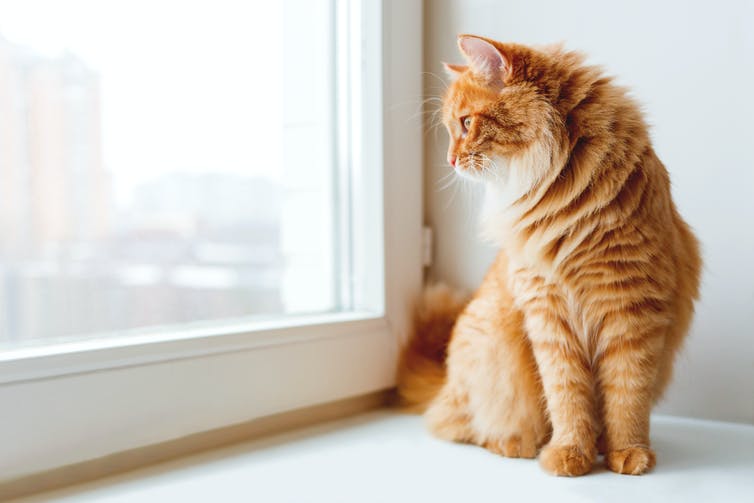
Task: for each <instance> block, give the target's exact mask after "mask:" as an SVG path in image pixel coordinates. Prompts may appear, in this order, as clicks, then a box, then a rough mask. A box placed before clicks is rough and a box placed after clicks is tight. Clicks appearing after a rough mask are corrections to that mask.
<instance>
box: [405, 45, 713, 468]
mask: <svg viewBox="0 0 754 503" xmlns="http://www.w3.org/2000/svg"><path fill="white" fill-rule="evenodd" d="M458 45H459V47H460V50H461V53H462V54H463V56H464V57H465V59H466V65H464V66H460V65H450V64H447V65H446V68H447V70H448V72H449V73H450V74H452V75H453V77H454V80H453V82H452V84H451V85H450V87H449V89H448V90H447V94H446V95H445V98H444V102H443V122H444V123H445V125H446V127H447V129H448V132H449V134H450V147H449V149H448V162H449V163H450V164H451V165H452V166H453V168H454V169H455V171H456V173H457V174H458V175H459V176H462V177H466V178H469V179H473V180H477V181H479V182H480V183H483V184H484V185H485V188H486V194H485V203H484V209H483V212H484V214H483V219H482V224H483V233H484V236H485V237H486V238H487V239H489V240H492V241H493V242H494V243H496V244H497V245H498V246H500V253H499V255H498V257H497V259H496V260H495V262H494V264H493V265H492V268H491V269H490V271H489V272H488V273H487V276H486V277H485V279H484V282H483V283H482V286H481V287H480V288H479V290H478V291H477V292H476V294H475V295H474V297H473V298H472V299H471V300H470V301H469V302H468V303H466V302H464V300H463V299H459V298H457V297H455V296H454V294H453V293H452V292H450V291H449V290H447V289H445V288H442V287H437V288H434V289H430V290H429V291H428V292H427V294H426V295H425V298H424V305H423V306H421V309H420V310H419V312H418V314H417V322H416V331H415V334H414V336H413V339H412V341H411V343H410V344H409V346H408V348H407V349H406V351H405V352H404V355H403V359H402V362H401V365H400V369H399V391H400V393H401V395H402V396H403V397H404V399H405V400H406V401H407V402H412V403H416V404H418V405H421V406H426V418H427V421H428V424H429V427H430V429H431V430H432V432H434V433H435V434H436V435H438V436H439V437H441V438H445V439H448V440H453V441H458V442H470V443H474V444H478V445H481V446H483V447H485V448H487V449H489V450H490V451H492V452H495V453H498V454H501V455H503V456H509V457H528V458H533V457H535V456H536V455H537V452H538V451H539V449H540V448H541V451H539V460H540V463H541V465H542V467H543V468H544V469H545V470H547V471H548V472H550V473H553V474H556V475H571V476H574V475H583V474H585V473H587V472H589V471H590V469H591V467H592V464H593V462H594V461H595V458H596V456H597V453H598V451H599V452H601V453H604V455H605V463H606V464H607V467H608V468H609V469H610V470H613V471H615V472H618V473H625V474H633V475H639V474H642V473H645V472H646V471H648V470H650V469H651V468H652V467H653V466H654V464H655V454H654V452H653V451H652V449H651V448H650V445H649V413H650V409H651V408H652V405H653V403H654V402H655V401H656V400H657V399H658V398H659V397H660V395H661V394H662V392H663V390H664V389H665V388H666V387H667V385H668V382H669V380H670V378H671V374H672V366H673V359H674V356H675V354H676V352H677V351H678V349H679V347H680V346H681V343H682V341H683V339H684V336H685V335H686V332H687V330H688V328H689V323H690V321H691V317H692V314H693V302H694V299H696V298H697V296H698V289H699V271H700V267H701V259H700V256H699V246H698V243H697V240H696V239H695V237H694V235H693V234H692V232H691V230H690V229H689V227H688V225H687V224H686V223H685V222H684V221H683V219H682V218H681V216H680V215H679V214H678V211H677V210H676V207H675V205H674V204H673V201H672V199H671V196H670V183H669V179H668V172H667V171H666V169H665V167H664V166H663V165H662V163H661V162H660V160H659V159H658V158H657V155H656V154H655V152H654V150H653V149H652V144H651V141H650V138H649V134H648V132H647V126H646V124H645V122H644V119H643V117H642V114H641V112H640V111H639V107H638V106H637V105H636V103H635V102H634V101H633V100H632V99H631V98H630V97H629V96H627V94H626V90H625V89H623V88H621V87H618V86H616V85H615V84H613V82H612V79H611V78H609V77H606V76H604V75H603V74H602V73H601V71H600V69H599V68H596V67H593V66H586V65H585V64H584V63H583V57H582V56H580V55H579V54H576V53H573V52H566V51H564V50H563V49H561V48H559V47H551V48H540V49H534V48H531V47H526V46H523V45H518V44H509V43H500V42H496V41H493V40H489V39H485V38H481V37H476V36H466V35H464V36H461V37H459V40H458Z"/></svg>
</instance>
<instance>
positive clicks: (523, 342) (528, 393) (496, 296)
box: [448, 256, 549, 458]
mask: <svg viewBox="0 0 754 503" xmlns="http://www.w3.org/2000/svg"><path fill="white" fill-rule="evenodd" d="M503 260H504V257H502V256H500V257H498V261H497V262H496V264H495V266H494V267H493V269H492V271H491V273H490V274H488V276H487V277H486V278H485V281H484V282H483V284H482V285H481V287H480V289H479V291H478V294H477V296H476V297H475V299H474V300H472V301H471V302H470V303H469V305H468V306H467V307H466V309H465V310H464V312H463V314H462V315H461V316H460V317H459V318H458V320H457V322H456V326H455V328H454V332H453V340H452V341H451V345H450V348H449V353H448V354H449V356H448V382H456V383H458V386H459V387H461V386H462V389H464V390H465V392H466V395H467V397H468V404H467V407H468V411H469V416H470V418H469V419H470V422H471V428H472V430H473V432H474V435H475V441H474V443H477V444H479V445H481V446H482V447H484V448H486V449H488V450H489V451H491V452H493V453H495V454H500V455H502V456H507V457H524V458H534V457H536V455H537V451H538V449H539V447H540V446H541V445H542V444H543V443H544V441H545V439H546V438H547V436H548V434H549V424H548V423H547V417H546V414H545V410H544V407H543V403H542V402H543V400H542V398H543V394H542V386H541V384H540V382H539V376H538V373H537V368H536V362H535V361H534V356H533V355H532V352H531V346H530V343H529V340H528V339H527V337H526V332H525V331H524V327H523V315H522V313H521V312H520V311H518V310H516V309H515V308H513V299H512V297H511V295H510V294H509V292H508V290H507V286H506V284H505V282H504V272H505V270H504V269H503V266H501V263H502V261H503Z"/></svg>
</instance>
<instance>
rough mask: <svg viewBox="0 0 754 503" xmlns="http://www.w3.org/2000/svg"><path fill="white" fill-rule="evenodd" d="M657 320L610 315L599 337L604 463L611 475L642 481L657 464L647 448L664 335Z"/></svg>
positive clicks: (639, 315) (634, 314) (631, 314)
mask: <svg viewBox="0 0 754 503" xmlns="http://www.w3.org/2000/svg"><path fill="white" fill-rule="evenodd" d="M656 314H657V313H656V312H651V313H648V314H647V315H646V316H642V313H641V312H637V311H633V312H621V313H616V314H612V315H610V316H607V317H606V318H605V320H604V322H603V326H602V330H601V332H600V335H599V346H598V351H597V376H598V384H599V387H600V391H601V396H602V415H603V421H604V425H605V441H606V442H605V444H606V451H607V452H606V454H605V463H606V464H607V467H608V468H609V469H610V470H612V471H614V472H618V473H624V474H630V475H640V474H642V473H645V472H647V471H649V470H650V469H651V468H652V467H653V466H654V464H655V454H654V452H653V451H652V450H651V449H650V446H649V413H650V410H651V408H652V403H653V398H654V387H655V381H656V378H657V363H658V357H659V356H660V355H661V353H662V351H663V347H664V337H665V332H666V331H667V328H666V327H664V326H663V324H662V322H658V320H657V316H656Z"/></svg>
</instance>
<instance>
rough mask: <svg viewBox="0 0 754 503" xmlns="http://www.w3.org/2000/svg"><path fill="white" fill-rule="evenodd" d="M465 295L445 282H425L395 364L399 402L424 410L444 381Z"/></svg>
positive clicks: (417, 409) (418, 410) (464, 304)
mask: <svg viewBox="0 0 754 503" xmlns="http://www.w3.org/2000/svg"><path fill="white" fill-rule="evenodd" d="M467 302H468V298H466V296H465V295H463V294H461V293H459V292H456V291H454V290H453V289H451V288H450V287H448V286H447V285H444V284H436V285H432V286H428V287H427V288H425V290H424V292H423V293H422V296H421V298H420V299H419V301H418V302H417V305H416V310H415V312H414V324H413V333H412V334H411V337H410V339H409V341H408V344H407V345H406V347H405V348H404V349H403V353H402V355H401V359H400V362H399V364H398V398H399V404H400V405H402V406H404V407H407V408H410V409H411V410H414V411H417V412H421V411H423V410H424V409H425V408H426V407H427V405H428V404H429V402H430V401H431V400H432V399H433V398H434V396H435V395H436V394H437V393H438V392H439V391H440V388H441V387H442V385H443V384H444V383H445V357H446V355H447V348H448V343H449V342H450V334H451V331H452V330H453V325H454V324H455V322H456V318H458V315H459V314H461V311H462V310H463V308H464V307H465V306H466V303H467Z"/></svg>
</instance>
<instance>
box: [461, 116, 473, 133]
mask: <svg viewBox="0 0 754 503" xmlns="http://www.w3.org/2000/svg"><path fill="white" fill-rule="evenodd" d="M461 125H463V131H464V132H467V131H468V130H469V128H471V117H469V116H468V115H467V116H466V117H462V118H461Z"/></svg>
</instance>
